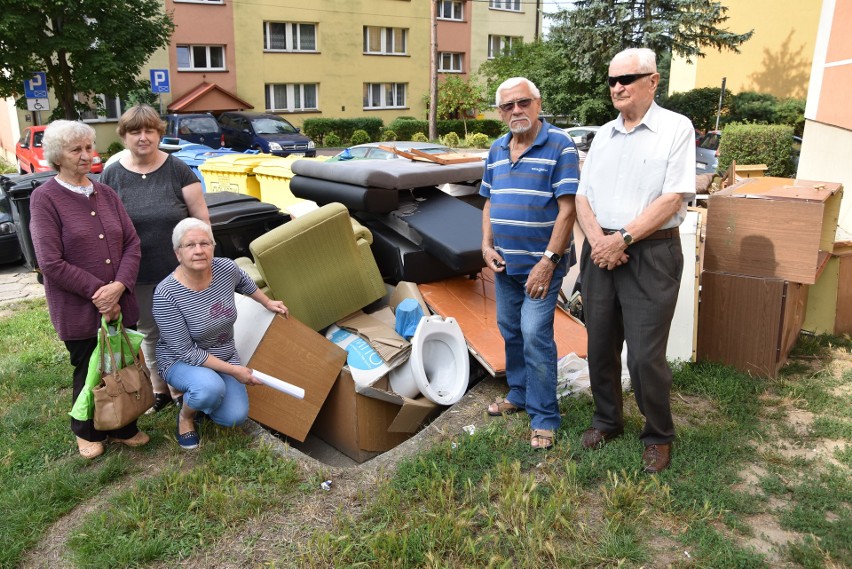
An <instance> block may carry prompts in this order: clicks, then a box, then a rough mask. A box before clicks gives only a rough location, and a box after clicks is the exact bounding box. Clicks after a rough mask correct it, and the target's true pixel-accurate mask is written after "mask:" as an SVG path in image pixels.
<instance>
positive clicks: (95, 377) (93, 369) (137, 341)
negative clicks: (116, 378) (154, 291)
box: [68, 315, 145, 421]
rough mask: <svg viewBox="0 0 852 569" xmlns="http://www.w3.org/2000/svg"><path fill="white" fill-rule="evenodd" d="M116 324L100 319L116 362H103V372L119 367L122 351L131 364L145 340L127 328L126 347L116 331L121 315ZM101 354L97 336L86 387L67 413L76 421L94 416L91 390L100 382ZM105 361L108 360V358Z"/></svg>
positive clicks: (102, 347)
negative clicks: (109, 323)
mask: <svg viewBox="0 0 852 569" xmlns="http://www.w3.org/2000/svg"><path fill="white" fill-rule="evenodd" d="M117 324H118V325H117V326H110V325H108V324H107V321H106V319H105V318H104V317H103V316H102V317H101V327H103V328H106V330H107V338H108V341H109V343H110V344H112V351H113V352H115V358H116V360H117V361H116V362H110V361H105V362H104V370H105V371H106V372H110V371H112V369H113V367H115V366H116V365H117V366H118V367H121V352H122V351H124V356H125V360H126V361H128V362H131V363H132V362H133V356H134V355H136V354H138V353H139V347H140V346H141V345H142V340H143V339H144V338H145V335H144V334H143V333H141V332H137V331H136V330H131V329H129V328H127V329H126V330H125V331H126V332H127V337H128V338H130V344H131V345H130V346H128V345H127V342H125V341H124V339H123V337H122V335H121V333H120V332H119V331H118V330H119V328H118V326H119V325H121V315H119V317H118V321H117ZM103 354H104V346H103V345H101V340H100V334H99V335H98V346H97V348H95V351H94V352H93V353H92V357H91V358H90V359H89V373H88V374H87V375H86V385H85V386H84V387H83V391H81V392H80V395H78V396H77V400H76V401H74V406H73V407H71V412H70V413H68V414H69V415H71V416H72V417H73V418H75V419H77V420H78V421H88V420H89V419H91V418H92V417H93V416H94V413H95V396H94V394H93V393H92V390H93V389H94V388H95V387H97V386H98V384H99V383H100V382H101V369H100V368H101V358H102V357H103ZM107 359H109V357H108V356H107Z"/></svg>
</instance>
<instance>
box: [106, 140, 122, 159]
mask: <svg viewBox="0 0 852 569" xmlns="http://www.w3.org/2000/svg"><path fill="white" fill-rule="evenodd" d="M122 150H124V145H123V144H122V143H120V142H118V141H115V142H113V143H111V144H110V145H109V146H107V149H106V153H107V154H108V155H109V156H112V155H113V154H118V153H119V152H121V151H122Z"/></svg>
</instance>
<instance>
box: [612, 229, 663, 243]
mask: <svg viewBox="0 0 852 569" xmlns="http://www.w3.org/2000/svg"><path fill="white" fill-rule="evenodd" d="M603 232H604V235H612V234H613V233H618V229H603ZM677 238H680V230H679V229H678V228H677V227H672V228H671V229H660V230H658V231H655V232H653V233H651V234H650V235H646V236H645V237H643V238H642V239H639V241H647V240H648V239H677Z"/></svg>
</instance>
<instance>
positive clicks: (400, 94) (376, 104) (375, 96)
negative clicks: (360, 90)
mask: <svg viewBox="0 0 852 569" xmlns="http://www.w3.org/2000/svg"><path fill="white" fill-rule="evenodd" d="M406 85H407V84H406V83H364V108H365V109H401V108H404V107H405V88H406Z"/></svg>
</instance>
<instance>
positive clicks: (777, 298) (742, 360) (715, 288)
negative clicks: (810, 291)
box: [698, 271, 786, 377]
mask: <svg viewBox="0 0 852 569" xmlns="http://www.w3.org/2000/svg"><path fill="white" fill-rule="evenodd" d="M701 283H702V284H701V307H700V310H699V313H698V360H699V361H712V362H719V363H723V364H726V365H731V366H734V367H735V368H737V369H740V370H742V371H746V372H748V373H751V374H753V375H758V376H761V377H775V374H776V372H777V370H778V360H779V358H778V353H779V349H780V333H781V326H782V316H783V314H784V291H785V288H786V284H785V282H784V281H782V280H779V279H766V278H755V277H746V276H740V275H730V274H725V273H714V272H710V271H704V273H703V274H702V275H701Z"/></svg>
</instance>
